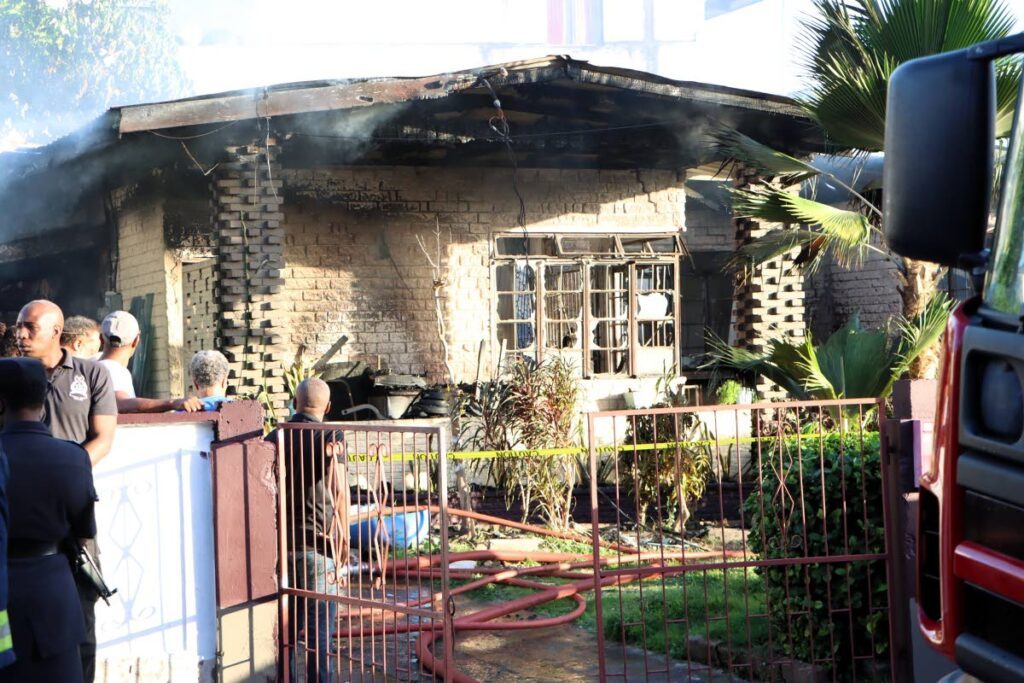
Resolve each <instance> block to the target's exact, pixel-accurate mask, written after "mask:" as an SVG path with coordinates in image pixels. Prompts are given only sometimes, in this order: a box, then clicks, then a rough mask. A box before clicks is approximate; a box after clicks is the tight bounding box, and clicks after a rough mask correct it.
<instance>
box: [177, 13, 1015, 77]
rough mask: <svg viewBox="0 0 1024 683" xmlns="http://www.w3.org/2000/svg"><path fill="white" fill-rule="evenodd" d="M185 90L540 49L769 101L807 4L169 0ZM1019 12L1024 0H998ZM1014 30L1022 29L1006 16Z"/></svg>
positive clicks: (489, 60) (463, 63)
mask: <svg viewBox="0 0 1024 683" xmlns="http://www.w3.org/2000/svg"><path fill="white" fill-rule="evenodd" d="M169 2H170V5H171V8H172V13H173V14H172V18H173V25H174V30H175V32H176V33H177V35H178V39H179V43H180V59H181V62H182V64H183V65H184V67H185V70H186V72H187V74H188V76H189V77H190V79H191V81H192V92H190V93H189V94H201V93H213V92H222V91H225V90H233V89H239V88H247V87H258V86H263V85H271V84H275V83H287V82H297V81H304V80H318V79H337V78H353V77H368V76H422V75H429V74H434V73H442V72H445V71H454V70H460V69H467V68H473V67H478V66H484V65H487V64H494V63H498V62H505V61H511V60H516V59H527V58H531V57H539V56H544V55H548V54H569V55H571V56H573V57H575V58H577V59H586V60H588V61H591V62H592V63H595V64H600V65H606V66H623V67H631V68H636V69H640V70H644V71H651V72H654V73H658V74H660V75H663V76H667V77H670V78H675V79H679V80H692V81H699V82H705V83H714V84H719V85H729V86H734V87H739V88H747V89H752V90H760V91H764V92H771V93H777V94H794V93H795V92H797V91H798V90H799V88H800V78H799V76H800V69H799V65H798V63H797V54H796V52H795V50H794V43H795V42H796V41H797V39H798V37H799V31H800V25H799V22H800V19H801V17H803V16H806V15H807V13H808V12H809V11H810V9H811V7H812V5H811V0H427V1H424V0H373V1H372V2H365V1H363V0H284V1H282V0H169ZM1007 4H1008V5H1009V6H1010V8H1011V10H1012V11H1014V13H1015V14H1016V15H1017V16H1018V17H1020V18H1024V0H1009V2H1008V3H1007ZM1019 26H1020V28H1021V30H1024V22H1019Z"/></svg>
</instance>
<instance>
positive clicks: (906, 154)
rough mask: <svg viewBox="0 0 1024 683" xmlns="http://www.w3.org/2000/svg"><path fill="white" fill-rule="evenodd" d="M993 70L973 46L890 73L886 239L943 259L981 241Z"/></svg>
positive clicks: (903, 249) (908, 252) (917, 254)
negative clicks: (973, 49) (978, 55)
mask: <svg viewBox="0 0 1024 683" xmlns="http://www.w3.org/2000/svg"><path fill="white" fill-rule="evenodd" d="M995 106H996V105H995V72H994V69H993V66H992V61H991V59H984V58H982V59H979V58H977V56H976V54H974V53H973V52H971V49H970V48H969V49H967V50H957V51H956V52H945V53H942V54H938V55H933V56H930V57H922V58H920V59H914V60H911V61H909V62H906V63H905V64H903V65H901V66H900V67H899V68H897V69H896V70H895V71H894V72H893V74H892V76H891V77H890V79H889V101H888V105H887V109H886V117H885V169H884V172H883V185H882V192H883V208H884V212H885V220H884V223H885V226H884V227H885V238H886V242H887V243H888V245H889V247H890V248H891V249H892V250H893V251H895V252H896V253H898V254H901V255H903V256H906V257H908V258H913V259H919V260H922V261H932V262H935V263H939V264H942V265H945V266H955V265H957V263H958V262H959V261H960V260H961V257H964V256H970V255H974V254H977V253H978V252H980V251H981V250H982V248H983V247H984V245H985V232H986V229H987V227H988V215H989V202H990V196H991V189H992V157H993V147H994V145H995Z"/></svg>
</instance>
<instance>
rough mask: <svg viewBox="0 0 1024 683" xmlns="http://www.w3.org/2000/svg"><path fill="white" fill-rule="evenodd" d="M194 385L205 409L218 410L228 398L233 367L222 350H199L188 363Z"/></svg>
mask: <svg viewBox="0 0 1024 683" xmlns="http://www.w3.org/2000/svg"><path fill="white" fill-rule="evenodd" d="M188 372H189V375H190V376H191V377H192V386H193V387H195V390H196V395H197V396H198V397H199V400H200V401H202V403H203V410H217V409H218V408H219V407H220V404H221V403H223V402H224V401H230V400H231V399H230V398H227V396H226V394H227V390H228V374H229V373H230V372H231V367H230V366H229V365H228V359H227V358H225V357H224V354H222V353H221V352H220V351H209V350H203V351H197V352H196V354H195V355H194V356H192V361H191V362H190V363H189V364H188Z"/></svg>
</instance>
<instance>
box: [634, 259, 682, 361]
mask: <svg viewBox="0 0 1024 683" xmlns="http://www.w3.org/2000/svg"><path fill="white" fill-rule="evenodd" d="M675 273H676V267H675V264H672V263H651V264H642V265H638V266H636V293H635V295H634V296H635V301H636V328H637V329H636V344H637V349H636V368H635V369H634V373H635V374H637V375H659V374H665V373H666V372H668V371H669V370H670V369H671V368H672V367H673V366H674V365H675V342H676V334H675V332H676V327H675V301H676V291H675V287H676V283H675Z"/></svg>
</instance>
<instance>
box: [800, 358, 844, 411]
mask: <svg viewBox="0 0 1024 683" xmlns="http://www.w3.org/2000/svg"><path fill="white" fill-rule="evenodd" d="M800 371H801V372H802V373H803V375H804V379H803V384H804V388H805V389H807V391H808V393H810V394H811V395H812V396H814V397H815V398H818V399H825V400H831V399H836V398H840V397H841V396H842V394H843V385H842V382H841V380H842V378H843V375H842V373H839V374H838V375H837V376H834V377H829V376H828V373H826V371H825V370H824V369H823V368H822V366H821V360H820V359H819V357H818V353H817V351H816V350H815V348H814V346H813V345H811V344H807V345H806V347H805V349H804V355H803V359H802V360H801V362H800ZM836 380H840V383H839V386H836Z"/></svg>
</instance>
